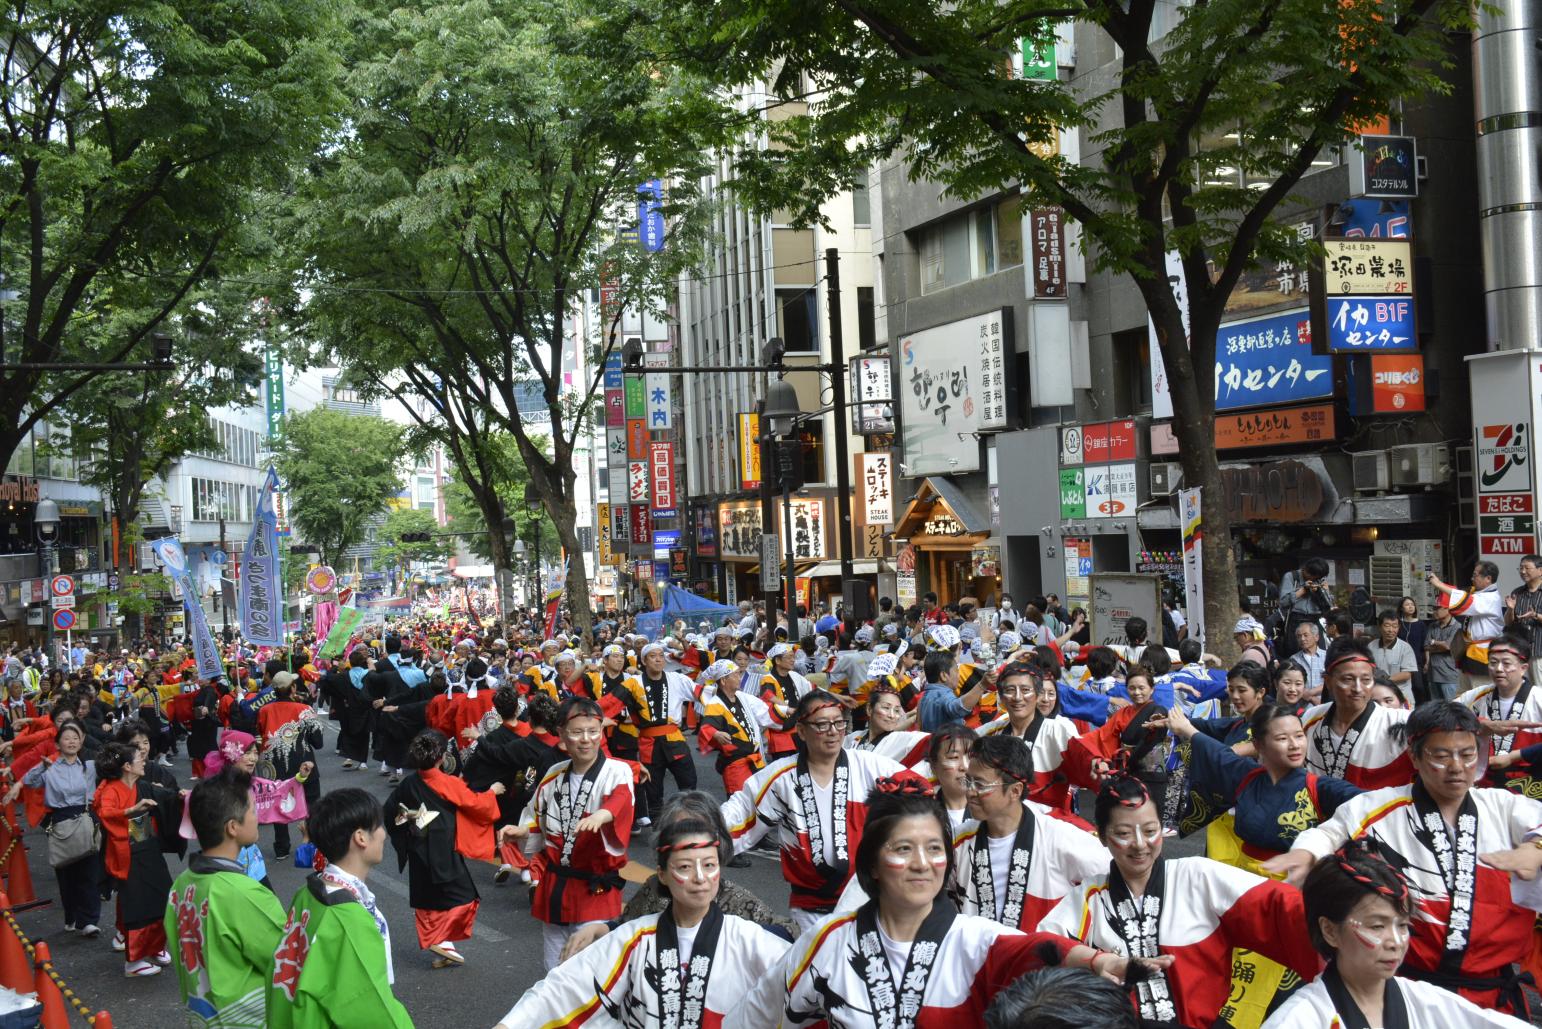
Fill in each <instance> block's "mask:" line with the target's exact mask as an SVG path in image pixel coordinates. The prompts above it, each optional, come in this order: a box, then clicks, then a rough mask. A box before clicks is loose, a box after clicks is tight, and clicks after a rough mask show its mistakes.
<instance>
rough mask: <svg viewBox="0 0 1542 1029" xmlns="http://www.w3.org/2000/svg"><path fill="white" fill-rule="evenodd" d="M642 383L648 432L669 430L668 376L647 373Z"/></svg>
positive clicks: (658, 373)
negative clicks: (645, 400)
mask: <svg viewBox="0 0 1542 1029" xmlns="http://www.w3.org/2000/svg"><path fill="white" fill-rule="evenodd" d="M644 382H645V383H646V388H647V411H648V414H647V419H648V422H647V424H648V429H649V431H650V432H651V431H652V430H654V429H668V428H670V426H671V416H670V404H669V376H668V375H664V374H662V373H660V372H649V373H648V375H647V377H646V378H645V379H644Z"/></svg>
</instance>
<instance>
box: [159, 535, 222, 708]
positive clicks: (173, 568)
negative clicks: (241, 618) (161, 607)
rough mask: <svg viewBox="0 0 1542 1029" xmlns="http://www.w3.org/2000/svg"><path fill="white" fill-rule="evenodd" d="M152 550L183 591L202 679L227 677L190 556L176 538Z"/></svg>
mask: <svg viewBox="0 0 1542 1029" xmlns="http://www.w3.org/2000/svg"><path fill="white" fill-rule="evenodd" d="M150 549H151V550H152V551H153V552H154V553H155V556H156V557H157V558H158V559H159V560H160V562H161V566H162V567H163V568H165V569H166V574H167V575H169V576H171V578H172V579H173V580H175V582H176V583H177V586H178V588H180V589H181V590H182V607H183V610H184V611H186V612H187V627H188V635H189V636H191V637H192V638H193V659H194V660H195V661H197V663H198V678H200V679H214V678H217V677H219V676H221V675H224V674H225V668H224V666H223V665H222V664H221V663H220V652H219V649H218V648H217V647H215V645H214V637H213V636H212V635H210V633H209V622H208V619H206V618H205V617H204V614H203V605H202V604H200V603H199V602H198V587H197V586H195V585H194V584H193V573H192V572H191V571H190V570H189V569H188V567H187V554H186V553H185V552H184V551H183V549H182V543H181V541H180V540H178V539H177V537H175V536H163V537H161V538H160V539H158V540H153V541H151V543H150Z"/></svg>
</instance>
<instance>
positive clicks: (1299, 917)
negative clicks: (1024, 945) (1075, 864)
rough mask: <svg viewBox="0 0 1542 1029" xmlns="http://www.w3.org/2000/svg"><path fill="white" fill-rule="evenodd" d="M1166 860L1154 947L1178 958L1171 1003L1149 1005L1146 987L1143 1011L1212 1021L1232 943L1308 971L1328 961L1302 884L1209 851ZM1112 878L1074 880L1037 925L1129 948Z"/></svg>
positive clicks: (1227, 985) (1225, 987)
mask: <svg viewBox="0 0 1542 1029" xmlns="http://www.w3.org/2000/svg"><path fill="white" fill-rule="evenodd" d="M1161 865H1162V867H1163V875H1162V879H1163V882H1162V893H1161V910H1160V912H1159V913H1158V915H1157V926H1156V941H1155V943H1156V946H1155V950H1156V952H1157V953H1158V954H1163V955H1170V956H1171V957H1172V959H1173V963H1172V965H1171V967H1169V968H1168V969H1167V970H1166V971H1165V972H1164V973H1163V975H1162V978H1163V980H1165V993H1166V997H1167V1001H1168V1002H1169V1003H1170V1004H1171V1009H1170V1010H1167V1011H1147V1010H1144V1008H1145V1005H1146V1004H1147V1003H1148V1001H1147V993H1146V989H1145V987H1142V988H1141V991H1140V992H1141V998H1142V1000H1141V1004H1142V1011H1141V1015H1142V1017H1144V1018H1149V1019H1156V1020H1159V1021H1160V1020H1166V1021H1176V1022H1178V1023H1179V1024H1180V1025H1192V1026H1208V1025H1210V1024H1211V1023H1213V1022H1214V1021H1215V1020H1216V1017H1217V1016H1218V1015H1219V1014H1220V1011H1221V1007H1222V1005H1224V1004H1225V1003H1226V999H1227V997H1228V996H1229V995H1230V992H1231V952H1232V949H1233V948H1234V947H1242V948H1245V949H1247V950H1255V951H1257V952H1258V953H1260V954H1262V955H1263V956H1264V957H1266V958H1269V959H1271V960H1273V961H1277V962H1279V963H1280V964H1282V965H1285V966H1286V967H1287V968H1290V969H1292V970H1293V971H1295V972H1296V974H1298V975H1300V976H1301V977H1302V978H1303V979H1311V978H1313V977H1315V976H1316V975H1317V972H1318V969H1319V968H1320V967H1321V965H1322V962H1321V960H1320V959H1319V958H1318V956H1317V952H1316V951H1314V950H1313V949H1312V944H1311V941H1310V940H1309V939H1308V937H1307V931H1306V911H1305V908H1304V907H1303V904H1302V899H1301V891H1300V890H1297V889H1296V888H1295V887H1293V886H1286V885H1285V884H1284V883H1280V882H1274V881H1272V880H1269V879H1264V878H1262V877H1260V876H1256V875H1254V874H1252V873H1251V872H1244V871H1243V870H1242V869H1240V868H1233V867H1232V866H1231V865H1223V864H1221V863H1220V862H1219V861H1212V860H1210V859H1209V858H1202V857H1188V858H1173V859H1171V860H1167V861H1163V862H1161ZM1108 880H1109V876H1108V873H1107V871H1106V870H1105V872H1104V873H1103V874H1100V875H1097V876H1094V877H1092V878H1090V879H1087V880H1085V881H1083V882H1082V883H1081V885H1079V886H1076V887H1075V888H1073V889H1072V890H1071V892H1070V893H1069V894H1067V895H1066V897H1065V899H1064V900H1062V901H1061V902H1060V903H1059V904H1058V905H1056V907H1055V909H1054V910H1053V911H1051V912H1050V913H1049V914H1048V915H1047V916H1045V918H1044V920H1043V921H1042V922H1040V923H1039V931H1040V932H1047V933H1059V934H1060V935H1062V936H1069V937H1070V938H1072V939H1074V940H1079V941H1080V942H1082V943H1085V944H1087V945H1088V946H1089V947H1096V948H1097V949H1099V950H1107V951H1112V952H1114V953H1116V954H1124V955H1129V954H1130V951H1131V947H1130V946H1128V945H1127V944H1126V942H1125V938H1124V936H1122V935H1121V932H1120V930H1119V929H1118V928H1116V926H1118V925H1120V924H1121V921H1122V920H1121V917H1120V915H1121V913H1120V912H1117V911H1116V910H1115V907H1116V905H1115V903H1114V901H1113V899H1112V897H1111V894H1110V890H1109V883H1108ZM1148 896H1150V892H1149V891H1148ZM1125 914H1127V913H1125ZM1145 956H1152V955H1149V954H1148V955H1145Z"/></svg>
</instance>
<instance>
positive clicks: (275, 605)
mask: <svg viewBox="0 0 1542 1029" xmlns="http://www.w3.org/2000/svg"><path fill="white" fill-rule="evenodd" d="M277 489H278V472H276V471H275V470H274V469H272V468H269V469H268V475H267V478H266V479H264V480H263V483H262V492H261V493H260V494H258V496H257V510H256V512H255V513H254V515H253V518H252V533H251V535H250V536H248V537H247V540H246V554H245V556H244V557H243V558H242V561H241V582H240V595H241V635H242V637H243V638H245V640H246V641H247V642H248V643H254V644H257V645H258V646H263V647H277V646H282V645H283V642H284V605H283V599H284V594H283V583H282V582H281V581H280V579H279V568H278V515H277V513H276V512H275V511H274V510H273V494H274V492H275V491H276V490H277Z"/></svg>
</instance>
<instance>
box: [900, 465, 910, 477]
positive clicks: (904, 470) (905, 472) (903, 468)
mask: <svg viewBox="0 0 1542 1029" xmlns="http://www.w3.org/2000/svg"><path fill="white" fill-rule="evenodd" d="M899 470H900V474H901V475H904V476H906V477H908V476H909V475H910V474H911V473H910V466H909V465H908V464H906V463H905V462H904V461H901V462H900V463H899Z"/></svg>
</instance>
